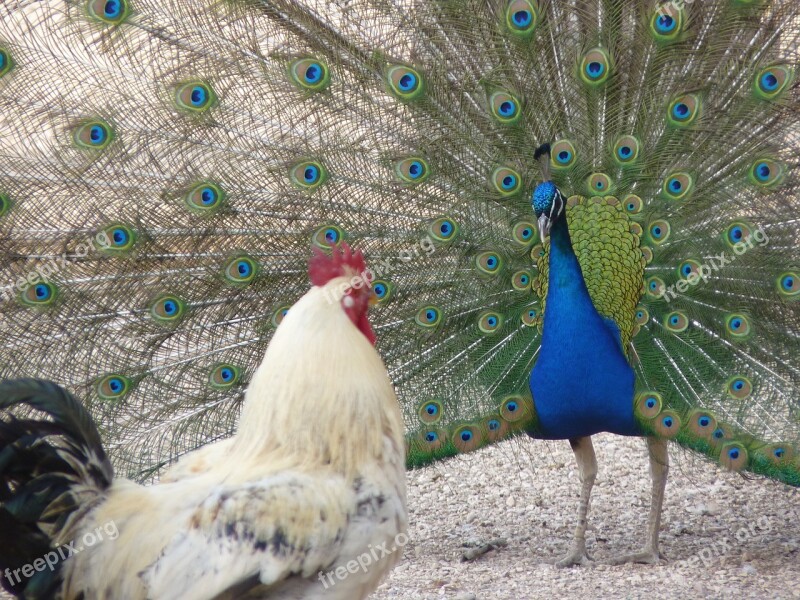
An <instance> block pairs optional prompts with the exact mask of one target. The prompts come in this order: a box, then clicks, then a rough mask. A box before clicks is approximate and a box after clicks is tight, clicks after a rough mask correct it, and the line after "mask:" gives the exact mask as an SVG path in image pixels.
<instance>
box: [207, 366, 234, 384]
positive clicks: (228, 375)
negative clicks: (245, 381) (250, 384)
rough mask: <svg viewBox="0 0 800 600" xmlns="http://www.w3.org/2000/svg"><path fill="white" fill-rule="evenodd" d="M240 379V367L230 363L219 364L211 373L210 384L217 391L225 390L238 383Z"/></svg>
mask: <svg viewBox="0 0 800 600" xmlns="http://www.w3.org/2000/svg"><path fill="white" fill-rule="evenodd" d="M240 377H241V370H240V369H239V367H237V366H235V365H232V364H228V363H224V364H219V365H216V366H215V367H213V368H212V369H211V371H210V372H209V374H208V384H209V385H210V386H211V387H213V388H215V389H219V390H225V389H229V388H231V387H233V386H234V385H235V384H236V383H238V381H239V379H240Z"/></svg>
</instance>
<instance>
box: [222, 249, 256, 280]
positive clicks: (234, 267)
mask: <svg viewBox="0 0 800 600" xmlns="http://www.w3.org/2000/svg"><path fill="white" fill-rule="evenodd" d="M257 272H258V264H257V263H256V261H255V260H253V259H252V258H250V257H249V256H237V257H234V258H233V259H231V260H229V261H228V262H227V263H226V264H225V267H224V269H223V274H224V275H225V279H226V280H227V281H228V282H230V283H235V284H248V283H250V282H252V281H253V279H255V276H256V274H257Z"/></svg>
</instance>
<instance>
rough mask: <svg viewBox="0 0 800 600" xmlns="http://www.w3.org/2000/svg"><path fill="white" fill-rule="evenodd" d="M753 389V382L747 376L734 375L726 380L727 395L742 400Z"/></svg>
mask: <svg viewBox="0 0 800 600" xmlns="http://www.w3.org/2000/svg"><path fill="white" fill-rule="evenodd" d="M752 391H753V384H752V383H751V382H750V380H749V379H748V378H747V377H744V376H735V377H732V378H731V379H729V380H728V383H727V392H728V395H729V396H731V397H733V398H736V399H737V400H743V399H745V398H747V397H748V396H749V395H750V394H751V393H752Z"/></svg>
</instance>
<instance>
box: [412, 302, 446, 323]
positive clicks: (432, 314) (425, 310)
mask: <svg viewBox="0 0 800 600" xmlns="http://www.w3.org/2000/svg"><path fill="white" fill-rule="evenodd" d="M414 320H415V322H416V324H417V325H419V326H420V327H423V328H425V329H433V328H434V327H436V326H438V325H439V324H440V323H441V322H442V312H441V311H440V310H439V308H437V307H435V306H424V307H422V308H421V309H419V311H417V316H416V317H415V319H414Z"/></svg>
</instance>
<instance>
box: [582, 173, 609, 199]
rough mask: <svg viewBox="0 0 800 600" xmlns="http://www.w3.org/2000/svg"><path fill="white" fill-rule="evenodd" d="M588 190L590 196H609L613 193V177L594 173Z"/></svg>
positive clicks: (590, 178)
mask: <svg viewBox="0 0 800 600" xmlns="http://www.w3.org/2000/svg"><path fill="white" fill-rule="evenodd" d="M587 188H588V191H589V195H590V196H607V195H608V194H610V193H611V177H609V176H608V175H606V174H605V173H594V174H592V175H591V176H590V177H589V181H588V184H587Z"/></svg>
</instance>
